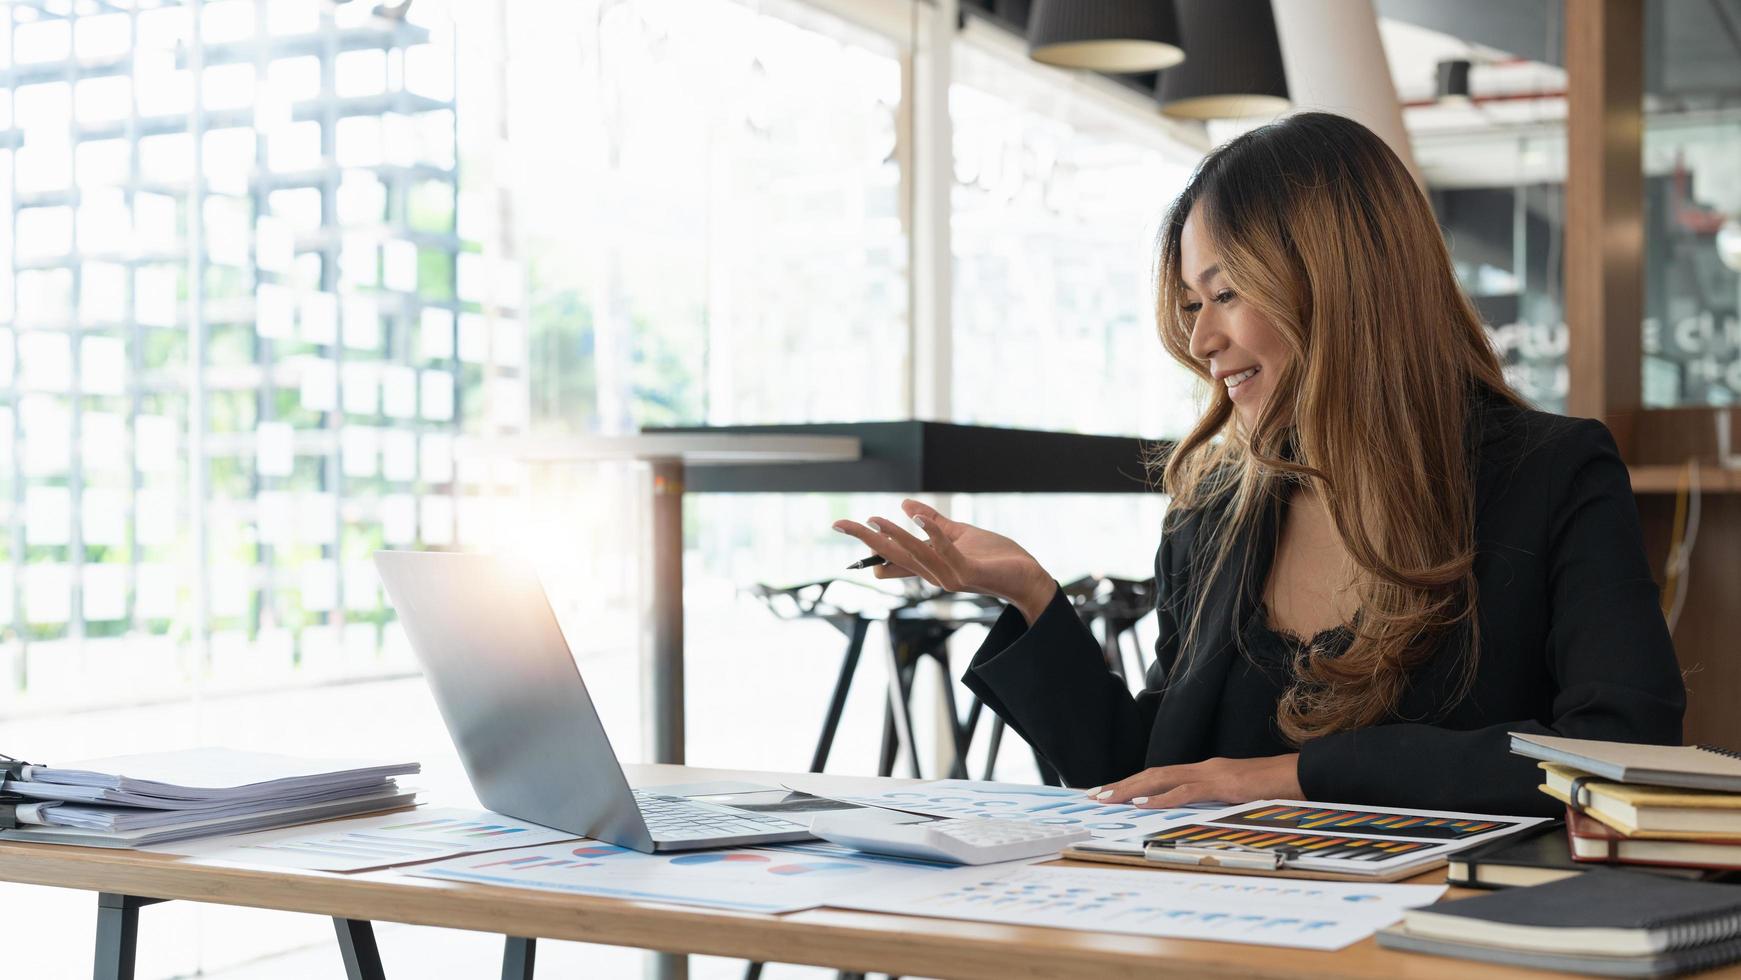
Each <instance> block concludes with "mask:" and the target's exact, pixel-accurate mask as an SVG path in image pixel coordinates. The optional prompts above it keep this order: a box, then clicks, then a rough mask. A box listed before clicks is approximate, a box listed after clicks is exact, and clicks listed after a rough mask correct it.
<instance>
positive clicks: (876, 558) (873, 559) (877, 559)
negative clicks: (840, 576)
mask: <svg viewBox="0 0 1741 980" xmlns="http://www.w3.org/2000/svg"><path fill="white" fill-rule="evenodd" d="M888 561H889V560H888V559H887V558H884V557H883V556H882V555H871V556H870V557H869V558H860V559H859V560H858V561H855V562H853V563H852V564H850V565H848V566H846V567H847V568H849V569H851V568H869V567H871V566H872V565H886V564H888Z"/></svg>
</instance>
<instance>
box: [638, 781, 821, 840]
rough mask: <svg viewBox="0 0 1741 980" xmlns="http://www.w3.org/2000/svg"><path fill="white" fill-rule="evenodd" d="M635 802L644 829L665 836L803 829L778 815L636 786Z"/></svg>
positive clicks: (736, 834) (688, 837)
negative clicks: (698, 801) (667, 794)
mask: <svg viewBox="0 0 1741 980" xmlns="http://www.w3.org/2000/svg"><path fill="white" fill-rule="evenodd" d="M635 805H636V806H638V807H640V808H641V816H642V817H643V818H644V819H645V820H646V821H647V830H648V831H649V832H651V833H652V835H653V836H654V837H655V838H660V839H665V840H693V839H700V838H706V837H740V836H744V835H747V834H780V833H790V832H792V831H801V830H803V829H804V826H803V825H802V824H797V823H793V822H792V821H790V820H785V819H782V818H780V817H775V816H768V815H764V814H759V813H749V812H746V811H739V810H727V809H724V808H715V807H711V806H706V805H703V804H700V803H696V802H695V801H693V800H686V799H684V798H683V797H681V796H662V795H660V794H658V793H653V792H650V791H647V790H639V789H638V790H635Z"/></svg>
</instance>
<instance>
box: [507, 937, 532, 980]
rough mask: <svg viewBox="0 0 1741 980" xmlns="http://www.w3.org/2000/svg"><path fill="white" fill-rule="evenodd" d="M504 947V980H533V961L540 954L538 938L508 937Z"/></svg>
mask: <svg viewBox="0 0 1741 980" xmlns="http://www.w3.org/2000/svg"><path fill="white" fill-rule="evenodd" d="M507 939H508V942H507V945H506V946H504V947H503V949H502V980H532V961H533V960H534V959H536V958H537V956H538V940H536V939H521V938H520V937H519V936H509V937H507Z"/></svg>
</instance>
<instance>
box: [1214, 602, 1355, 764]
mask: <svg viewBox="0 0 1741 980" xmlns="http://www.w3.org/2000/svg"><path fill="white" fill-rule="evenodd" d="M1240 640H1241V643H1242V644H1243V646H1244V650H1243V652H1242V653H1241V654H1240V655H1237V656H1235V657H1234V659H1233V663H1232V664H1231V665H1230V666H1229V667H1228V670H1227V682H1226V684H1224V685H1223V686H1222V688H1221V705H1220V709H1219V710H1218V711H1217V712H1216V716H1215V736H1214V746H1215V754H1216V755H1219V756H1223V757H1226V758H1229V759H1250V758H1257V757H1259V756H1267V755H1284V754H1286V753H1289V752H1295V751H1298V749H1297V747H1295V746H1293V745H1290V744H1288V743H1287V741H1286V740H1284V739H1283V738H1282V736H1281V732H1280V731H1279V730H1278V729H1277V728H1276V721H1275V718H1276V702H1278V701H1280V700H1281V696H1282V692H1283V691H1285V690H1287V689H1288V686H1289V685H1290V684H1292V683H1293V679H1294V658H1295V656H1296V655H1297V654H1298V653H1299V652H1300V651H1301V650H1303V649H1305V648H1306V645H1307V643H1306V641H1304V640H1301V639H1300V638H1299V637H1297V636H1294V635H1293V634H1291V633H1278V632H1276V631H1275V630H1273V629H1271V628H1270V626H1269V607H1268V606H1266V605H1264V604H1263V603H1258V604H1257V605H1256V608H1255V609H1253V610H1252V613H1251V615H1250V617H1249V618H1247V619H1246V622H1245V627H1244V629H1242V630H1241V631H1240ZM1352 641H1353V636H1352V635H1351V634H1350V633H1349V631H1348V628H1347V627H1345V626H1337V627H1333V628H1331V629H1327V630H1325V631H1323V632H1322V633H1319V634H1317V635H1316V636H1314V637H1312V639H1311V641H1310V642H1311V643H1312V644H1325V645H1328V647H1329V648H1330V649H1331V650H1333V651H1335V652H1337V653H1340V652H1342V651H1343V650H1346V649H1348V644H1349V643H1351V642H1352Z"/></svg>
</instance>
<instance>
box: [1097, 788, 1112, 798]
mask: <svg viewBox="0 0 1741 980" xmlns="http://www.w3.org/2000/svg"><path fill="white" fill-rule="evenodd" d="M1111 795H1112V790H1109V789H1103V790H1101V791H1100V792H1099V793H1096V794H1095V795H1094V798H1095V799H1097V800H1104V799H1106V798H1107V797H1109V796H1111Z"/></svg>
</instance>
